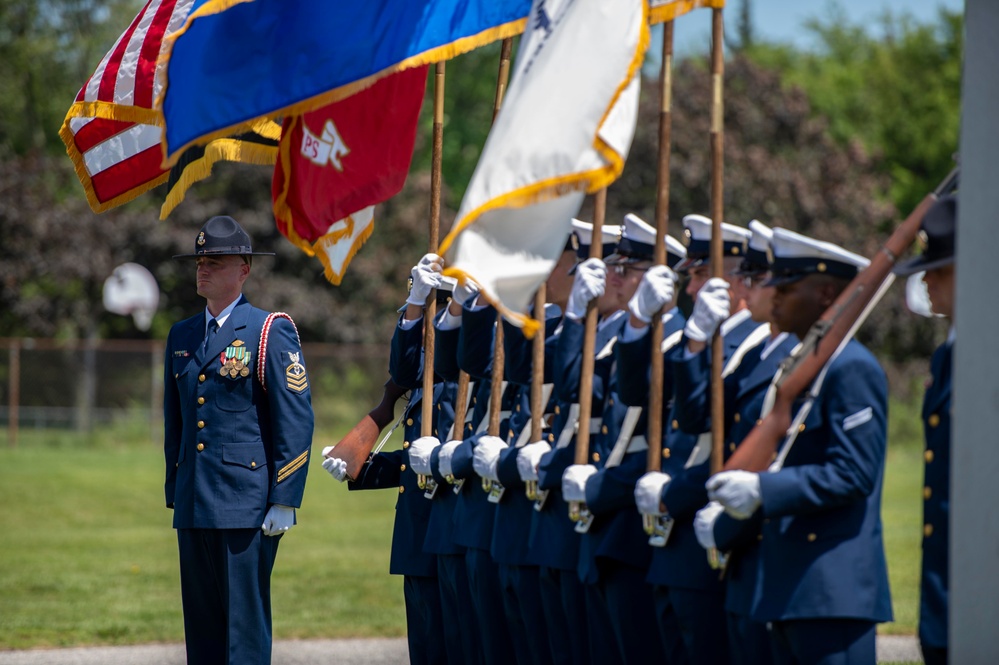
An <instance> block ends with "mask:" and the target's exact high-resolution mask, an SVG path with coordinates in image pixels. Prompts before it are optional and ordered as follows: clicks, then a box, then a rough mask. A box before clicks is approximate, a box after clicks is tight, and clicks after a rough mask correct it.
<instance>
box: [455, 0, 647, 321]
mask: <svg viewBox="0 0 999 665" xmlns="http://www.w3.org/2000/svg"><path fill="white" fill-rule="evenodd" d="M648 42H649V29H648V14H647V7H646V4H645V2H644V0H617V1H616V2H613V3H607V2H574V1H573V0H554V1H553V0H535V2H534V4H533V6H532V8H531V13H530V15H529V17H528V24H527V28H526V29H525V32H524V35H523V37H522V38H521V41H520V46H519V49H518V53H517V58H516V62H515V65H514V71H513V75H512V79H511V82H510V87H509V90H508V91H507V94H506V97H505V99H504V101H503V108H502V110H501V111H500V112H499V115H498V116H497V117H496V121H495V123H494V124H493V126H492V129H491V130H490V132H489V137H488V139H487V140H486V145H485V147H484V148H483V151H482V155H481V156H480V158H479V163H478V165H477V166H476V168H475V172H474V174H473V175H472V179H471V181H470V183H469V185H468V189H467V190H466V192H465V196H464V198H463V200H462V202H461V206H460V208H459V210H458V216H457V219H456V222H455V225H454V227H453V229H452V231H451V233H450V234H448V236H447V237H446V238H445V239H444V241H443V242H442V243H441V252H443V253H446V256H445V261H446V263H445V265H446V267H445V271H444V273H445V275H451V276H454V277H458V278H459V279H467V278H472V279H474V280H475V281H476V282H477V283H478V284H479V285H480V286H481V287H482V291H481V293H482V294H483V295H484V296H485V297H486V298H487V299H488V300H489V301H490V302H492V303H493V304H494V305H496V306H497V308H498V309H499V311H501V312H502V313H503V315H504V316H505V317H507V318H508V320H510V321H511V322H514V323H516V324H519V325H522V326H523V327H524V332H525V334H528V335H532V334H533V332H534V331H535V330H536V329H537V327H538V323H537V322H536V321H533V320H532V319H529V318H528V317H526V316H525V315H524V314H523V312H525V311H526V310H527V306H528V304H529V302H530V300H531V298H532V297H533V293H534V292H535V291H536V290H537V288H538V286H540V285H541V283H542V282H543V281H544V280H545V279H546V278H547V276H548V274H549V273H550V272H551V270H552V268H553V267H554V265H555V263H556V261H557V259H558V257H559V255H560V254H561V252H562V250H563V248H564V247H565V241H566V239H567V238H568V235H569V232H570V231H571V228H572V226H571V225H572V218H573V217H574V216H575V215H576V214H577V212H578V211H579V208H580V206H581V205H582V201H583V198H584V196H585V195H586V194H587V193H592V192H595V191H597V190H599V189H601V188H603V187H606V186H607V185H609V184H610V183H611V182H613V181H614V180H615V179H616V178H617V177H618V176H619V175H620V174H621V171H622V170H623V168H624V162H625V159H626V157H627V154H628V150H629V148H630V146H631V140H632V137H633V136H634V131H635V122H636V119H637V115H638V93H639V83H638V70H639V68H640V67H641V64H642V60H643V58H644V55H645V49H646V47H647V46H648Z"/></svg>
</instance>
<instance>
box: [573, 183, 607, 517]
mask: <svg viewBox="0 0 999 665" xmlns="http://www.w3.org/2000/svg"><path fill="white" fill-rule="evenodd" d="M606 212H607V188H606V187H604V188H603V189H601V190H599V191H597V193H596V194H595V195H594V200H593V238H592V240H591V241H590V258H591V259H599V258H603V256H602V254H603V228H604V215H605V213H606ZM597 316H598V310H597V300H596V299H593V300H591V301H590V302H589V303H588V304H587V306H586V323H585V328H584V329H583V357H582V366H581V367H580V376H579V429H578V431H577V432H576V456H575V459H574V462H575V463H576V464H586V463H588V462H589V457H590V416H591V414H592V413H593V367H594V360H595V358H594V355H595V353H596V344H597ZM582 517H583V504H582V502H580V501H570V502H569V519H571V520H573V521H574V522H578V521H580V519H581V518H582Z"/></svg>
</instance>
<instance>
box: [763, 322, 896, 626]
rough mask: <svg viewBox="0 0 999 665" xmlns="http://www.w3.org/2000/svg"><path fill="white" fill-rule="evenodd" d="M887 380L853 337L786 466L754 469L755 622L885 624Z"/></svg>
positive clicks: (830, 371)
mask: <svg viewBox="0 0 999 665" xmlns="http://www.w3.org/2000/svg"><path fill="white" fill-rule="evenodd" d="M887 401H888V382H887V379H886V378H885V374H884V371H883V370H882V369H881V367H880V366H879V365H878V363H877V360H875V359H874V356H872V355H871V353H870V352H869V351H868V350H867V349H866V348H864V346H863V345H861V344H860V343H859V342H857V341H856V340H854V341H851V342H850V343H849V344H848V345H847V346H846V347H845V348H844V349H843V351H842V353H841V354H840V355H839V356H838V357H836V358H835V359H834V360H833V361H832V362H831V363H830V365H829V366H828V371H827V373H826V376H825V380H824V382H823V384H822V387H821V391H820V393H819V396H818V398H817V399H816V402H815V404H814V406H813V407H812V409H811V412H810V414H809V416H808V418H807V419H806V420H805V422H804V423H803V424H804V429H802V430H801V432H800V433H799V434H798V438H797V441H796V442H795V444H794V447H793V448H792V449H791V451H790V453H789V454H788V456H787V458H786V460H785V462H784V466H783V468H782V469H781V470H780V471H778V472H777V473H761V474H760V490H761V496H762V500H763V503H762V506H761V509H762V516H763V519H764V524H763V539H762V541H761V542H760V555H761V564H762V565H761V567H760V575H761V579H760V582H759V587H758V591H757V598H756V602H755V604H754V607H753V618H754V619H755V620H757V621H778V620H787V619H810V618H850V619H858V620H865V621H872V622H880V621H891V618H892V612H891V596H890V594H889V589H888V571H887V566H886V563H885V554H884V545H883V542H882V527H881V487H882V480H883V475H884V465H885V453H886V447H887V423H886V419H887V407H888V405H887Z"/></svg>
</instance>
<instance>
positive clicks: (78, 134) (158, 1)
mask: <svg viewBox="0 0 999 665" xmlns="http://www.w3.org/2000/svg"><path fill="white" fill-rule="evenodd" d="M193 4H194V0H149V1H148V2H147V3H146V4H145V6H143V8H142V9H141V10H140V11H139V13H138V14H137V15H136V17H135V18H134V19H133V20H132V22H131V23H130V24H129V26H128V28H127V29H126V30H125V31H124V32H123V33H122V34H121V36H120V37H119V38H118V39H117V40H116V41H115V43H114V45H113V46H112V47H111V50H109V51H108V52H107V54H106V55H105V56H104V58H103V59H102V60H101V62H100V63H99V64H98V66H97V69H96V70H95V71H94V73H93V75H92V76H91V77H90V78H89V79H88V80H87V81H86V82H85V83H84V85H83V87H82V88H81V89H80V92H79V93H78V94H77V96H76V99H75V100H74V102H73V104H72V106H70V109H69V111H68V113H67V114H66V118H65V120H64V121H63V125H62V128H61V129H60V131H59V135H60V136H61V137H62V139H63V142H64V143H65V144H66V152H67V153H68V154H69V156H70V159H72V161H73V165H74V167H75V168H76V174H77V176H78V177H79V179H80V183H81V184H82V185H83V189H84V191H85V193H86V195H87V201H88V202H89V203H90V207H91V209H92V210H93V211H94V212H98V213H100V212H104V211H106V210H110V209H111V208H114V207H116V206H119V205H121V204H123V203H127V202H128V201H131V200H132V199H134V198H136V197H137V196H140V195H141V194H143V193H144V192H147V191H149V190H150V189H152V188H153V187H156V186H157V185H160V184H162V183H163V182H167V183H168V185H167V187H168V189H167V195H166V199H165V201H164V203H163V206H162V208H161V209H160V219H166V217H167V215H169V214H170V212H171V211H172V210H173V209H174V208H175V207H176V206H177V205H178V204H179V203H180V202H181V201H182V200H183V198H184V195H185V193H186V192H187V190H188V188H189V187H190V186H191V185H192V184H194V183H195V182H197V181H199V180H203V179H204V178H207V177H208V176H209V175H211V171H212V165H214V164H215V163H216V162H218V161H222V160H226V161H233V162H245V163H250V164H262V165H267V166H272V165H273V164H274V163H275V161H276V160H277V142H278V139H279V138H280V136H281V125H280V124H278V123H275V122H273V121H270V120H264V121H259V122H255V123H252V124H251V125H250V127H249V128H248V129H247V130H246V131H245V132H243V133H241V134H238V135H235V136H226V137H221V138H218V139H216V140H214V141H212V142H211V143H209V144H208V145H205V146H195V147H192V148H191V149H190V150H188V151H185V153H184V154H182V155H181V156H180V159H179V160H178V162H177V164H175V165H174V167H173V168H172V169H168V168H165V167H164V166H163V152H162V147H161V142H162V134H163V130H162V116H161V115H160V113H159V112H158V111H155V110H154V109H153V103H154V101H155V99H156V97H157V96H158V95H159V93H160V91H161V90H162V88H163V81H162V73H163V69H162V67H158V66H157V61H158V59H159V57H160V55H161V53H162V51H163V44H164V40H166V39H167V38H169V37H170V36H171V35H173V34H174V33H176V32H177V31H178V30H179V29H180V28H181V27H182V26H183V25H184V21H185V20H186V18H187V16H188V13H189V12H190V11H191V7H192V5H193Z"/></svg>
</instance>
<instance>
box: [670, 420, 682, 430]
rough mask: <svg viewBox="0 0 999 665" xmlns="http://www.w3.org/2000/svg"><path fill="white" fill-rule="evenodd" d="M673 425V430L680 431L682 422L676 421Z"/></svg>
mask: <svg viewBox="0 0 999 665" xmlns="http://www.w3.org/2000/svg"><path fill="white" fill-rule="evenodd" d="M672 425H673V429H680V421H678V420H674V421H673V422H672Z"/></svg>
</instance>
